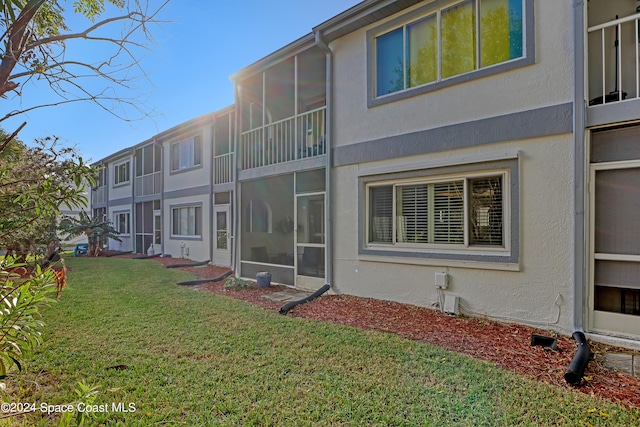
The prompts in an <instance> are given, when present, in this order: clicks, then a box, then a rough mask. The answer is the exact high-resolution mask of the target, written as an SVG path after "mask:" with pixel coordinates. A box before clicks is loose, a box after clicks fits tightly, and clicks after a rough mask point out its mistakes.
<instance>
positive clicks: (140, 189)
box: [135, 172, 162, 197]
mask: <svg viewBox="0 0 640 427" xmlns="http://www.w3.org/2000/svg"><path fill="white" fill-rule="evenodd" d="M161 184H162V172H154V173H150V174H147V175H142V176H137V177H136V182H135V186H136V197H141V196H151V195H154V194H160V190H161Z"/></svg>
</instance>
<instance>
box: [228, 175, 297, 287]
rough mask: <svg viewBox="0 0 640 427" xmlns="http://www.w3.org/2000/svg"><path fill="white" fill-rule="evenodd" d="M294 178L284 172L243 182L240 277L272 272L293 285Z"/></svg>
mask: <svg viewBox="0 0 640 427" xmlns="http://www.w3.org/2000/svg"><path fill="white" fill-rule="evenodd" d="M293 183H294V178H293V175H292V174H290V175H283V176H276V177H271V178H261V179H259V180H254V181H250V182H243V183H242V184H241V199H240V213H241V221H240V222H241V230H240V236H241V245H240V246H241V254H240V263H241V272H240V273H241V276H243V277H249V278H252V277H255V274H256V273H257V272H258V271H269V272H271V275H272V279H271V280H272V281H273V282H276V283H282V284H285V285H291V286H293V285H294V282H295V278H294V235H293V217H294V188H293Z"/></svg>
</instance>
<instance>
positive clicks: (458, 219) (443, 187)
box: [367, 172, 506, 249]
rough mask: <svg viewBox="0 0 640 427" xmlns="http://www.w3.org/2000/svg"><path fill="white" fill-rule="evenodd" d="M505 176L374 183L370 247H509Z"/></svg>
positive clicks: (370, 189) (369, 193)
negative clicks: (505, 211) (506, 237)
mask: <svg viewBox="0 0 640 427" xmlns="http://www.w3.org/2000/svg"><path fill="white" fill-rule="evenodd" d="M505 177H506V173H504V172H503V173H499V174H491V175H480V176H462V177H455V178H446V179H437V178H429V179H424V180H413V179H412V180H410V181H407V180H405V181H397V182H384V183H371V184H369V185H368V186H367V197H368V203H367V222H368V230H367V243H368V245H369V246H376V245H384V246H395V247H407V248H425V249H429V248H452V249H454V248H460V249H464V248H468V247H488V248H490V247H495V248H504V247H505V230H506V227H505V221H504V220H505V217H506V216H505V213H504V209H505V203H504V191H503V188H504V184H505V179H506V178H505Z"/></svg>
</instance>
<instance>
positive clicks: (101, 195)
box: [91, 185, 107, 205]
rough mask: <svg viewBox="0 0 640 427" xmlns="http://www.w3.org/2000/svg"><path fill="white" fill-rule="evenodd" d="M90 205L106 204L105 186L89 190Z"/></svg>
mask: <svg viewBox="0 0 640 427" xmlns="http://www.w3.org/2000/svg"><path fill="white" fill-rule="evenodd" d="M91 203H92V204H94V205H95V204H99V203H107V186H106V185H105V186H104V187H98V188H94V189H93V190H91Z"/></svg>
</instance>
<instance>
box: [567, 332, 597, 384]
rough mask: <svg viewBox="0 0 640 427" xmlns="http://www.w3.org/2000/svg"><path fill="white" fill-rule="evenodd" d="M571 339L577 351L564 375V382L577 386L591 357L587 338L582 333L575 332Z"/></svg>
mask: <svg viewBox="0 0 640 427" xmlns="http://www.w3.org/2000/svg"><path fill="white" fill-rule="evenodd" d="M572 337H573V339H574V340H575V341H576V342H577V343H578V349H577V350H576V354H575V355H574V356H573V360H571V363H570V364H569V367H568V368H567V371H566V372H565V374H564V380H565V381H566V382H567V383H569V384H571V385H574V386H575V385H579V384H580V381H581V380H582V376H583V375H584V370H585V369H586V368H587V364H588V363H589V357H590V356H591V350H590V349H589V343H588V342H587V337H585V335H584V333H583V332H580V331H576V332H574V333H573V335H572Z"/></svg>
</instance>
